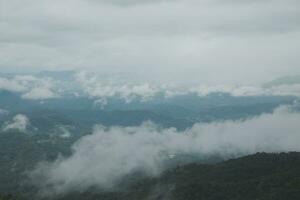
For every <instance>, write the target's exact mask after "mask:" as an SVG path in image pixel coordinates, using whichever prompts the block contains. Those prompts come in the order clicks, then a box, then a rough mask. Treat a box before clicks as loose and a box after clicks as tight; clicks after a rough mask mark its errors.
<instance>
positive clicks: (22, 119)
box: [3, 114, 30, 131]
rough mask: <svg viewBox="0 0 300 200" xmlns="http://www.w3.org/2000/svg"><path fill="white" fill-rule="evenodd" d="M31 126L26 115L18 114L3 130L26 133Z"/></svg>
mask: <svg viewBox="0 0 300 200" xmlns="http://www.w3.org/2000/svg"><path fill="white" fill-rule="evenodd" d="M29 124H30V122H29V119H28V117H27V116H26V115H23V114H17V115H16V116H14V117H13V119H12V121H10V122H6V123H5V124H4V127H3V130H4V131H7V130H11V129H17V130H19V131H26V128H27V126H28V125H29Z"/></svg>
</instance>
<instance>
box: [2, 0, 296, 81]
mask: <svg viewBox="0 0 300 200" xmlns="http://www.w3.org/2000/svg"><path fill="white" fill-rule="evenodd" d="M298 52H300V2H299V1H298V0H197V1H196V0H151V1H150V0H39V1H35V0H0V69H1V72H22V73H23V72H25V73H29V72H38V71H43V70H77V71H82V70H85V71H88V72H91V73H97V74H122V75H124V76H126V77H130V78H129V79H128V80H132V79H140V80H146V81H149V82H151V81H153V82H157V81H158V82H163V83H165V82H167V83H170V82H175V83H180V84H186V83H191V84H193V83H205V84H224V83H226V84H227V83H228V84H232V83H234V84H236V83H238V84H256V83H263V82H266V81H269V80H271V79H274V78H277V77H281V76H288V75H294V74H300V64H299V63H300V57H299V53H298Z"/></svg>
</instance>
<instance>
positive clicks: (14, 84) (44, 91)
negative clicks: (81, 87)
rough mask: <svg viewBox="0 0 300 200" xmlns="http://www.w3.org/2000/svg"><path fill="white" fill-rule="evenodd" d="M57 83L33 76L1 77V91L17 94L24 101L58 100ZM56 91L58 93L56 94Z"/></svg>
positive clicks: (49, 79)
mask: <svg viewBox="0 0 300 200" xmlns="http://www.w3.org/2000/svg"><path fill="white" fill-rule="evenodd" d="M56 87H57V83H56V81H55V80H53V79H51V78H38V77H36V76H32V75H15V76H13V77H6V78H5V77H0V90H6V91H10V92H17V93H20V94H21V97H22V98H24V99H31V100H42V99H51V98H56V97H58V96H59V95H58V94H57V93H56V92H58V89H57V88H56ZM54 91H56V92H54Z"/></svg>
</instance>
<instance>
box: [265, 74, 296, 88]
mask: <svg viewBox="0 0 300 200" xmlns="http://www.w3.org/2000/svg"><path fill="white" fill-rule="evenodd" d="M294 84H300V75H296V76H286V77H281V78H278V79H275V80H273V81H270V82H267V83H265V84H264V85H263V87H274V86H279V85H294Z"/></svg>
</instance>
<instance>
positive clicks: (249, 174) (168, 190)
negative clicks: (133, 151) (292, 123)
mask: <svg viewBox="0 0 300 200" xmlns="http://www.w3.org/2000/svg"><path fill="white" fill-rule="evenodd" d="M31 195H32V197H31V198H29V197H28V196H27V197H22V195H19V196H18V197H15V196H14V195H13V194H10V195H8V194H6V196H2V197H0V199H1V200H14V199H33V198H38V199H41V197H36V195H35V194H31ZM46 199H55V200H71V199H72V200H83V199H84V200H92V199H93V200H94V199H101V200H119V199H120V200H121V199H122V200H127V199H128V200H142V199H148V200H150V199H151V200H162V199H170V200H196V199H200V200H201V199H205V200H217V199H218V200H219V199H227V200H253V199H259V200H283V199H284V200H298V199H300V153H298V152H291V153H278V154H275V153H272V154H269V153H257V154H254V155H250V156H246V157H242V158H237V159H231V160H228V161H224V162H220V163H216V164H198V163H193V164H188V165H178V166H177V167H175V168H172V169H169V170H167V171H165V172H164V173H163V174H162V175H161V176H159V177H152V178H149V177H146V176H143V175H142V174H134V175H130V176H128V177H126V179H125V180H124V181H123V182H122V183H119V185H118V187H116V188H114V189H112V190H110V191H103V190H101V189H99V188H91V189H90V190H89V191H85V192H78V191H72V192H69V193H67V194H64V195H61V196H52V197H49V198H46Z"/></svg>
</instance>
